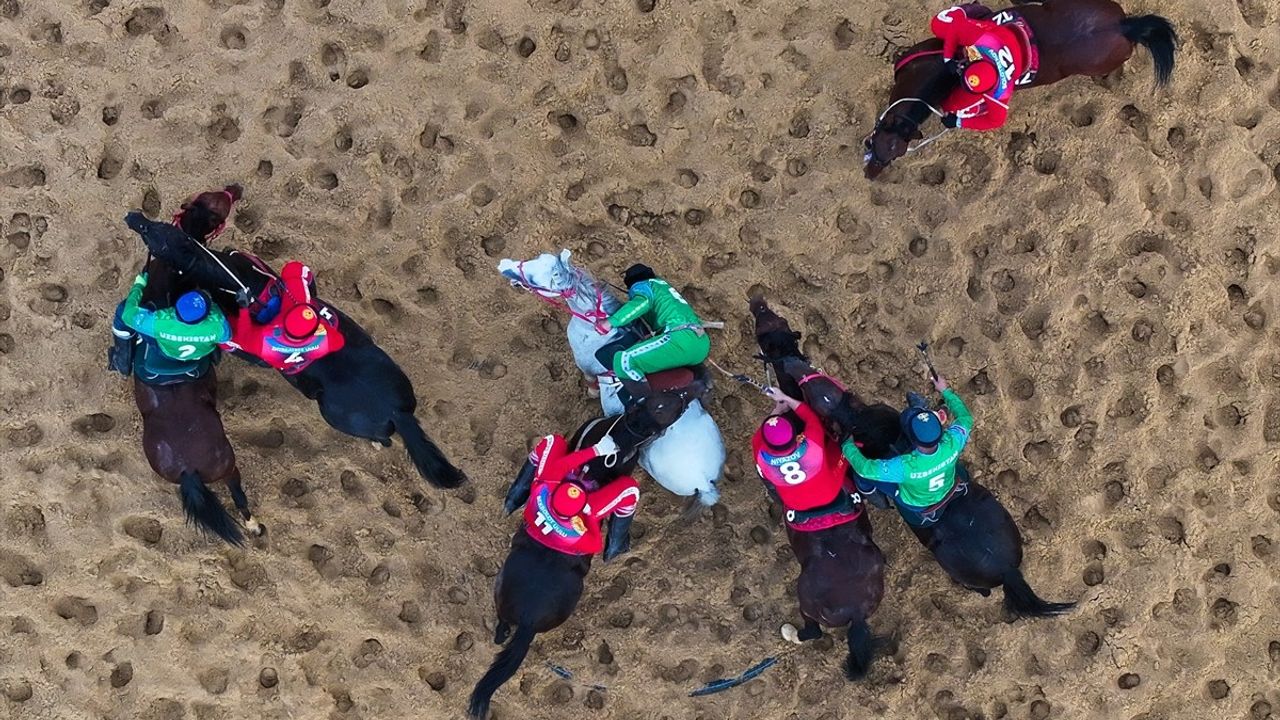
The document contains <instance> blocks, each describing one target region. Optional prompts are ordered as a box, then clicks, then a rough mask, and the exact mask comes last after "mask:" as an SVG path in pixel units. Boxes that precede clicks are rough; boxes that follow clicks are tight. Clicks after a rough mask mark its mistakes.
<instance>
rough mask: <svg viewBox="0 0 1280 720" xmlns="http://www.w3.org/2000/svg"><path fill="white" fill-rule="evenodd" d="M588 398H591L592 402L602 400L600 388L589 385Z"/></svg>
mask: <svg viewBox="0 0 1280 720" xmlns="http://www.w3.org/2000/svg"><path fill="white" fill-rule="evenodd" d="M587 397H589V398H591V399H592V400H598V399H600V388H598V387H593V386H590V385H588V386H587Z"/></svg>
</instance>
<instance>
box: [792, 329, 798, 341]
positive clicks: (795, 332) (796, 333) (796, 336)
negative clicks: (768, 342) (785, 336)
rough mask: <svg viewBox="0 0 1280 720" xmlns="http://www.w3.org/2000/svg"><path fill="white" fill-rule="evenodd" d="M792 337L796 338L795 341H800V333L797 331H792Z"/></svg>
mask: <svg viewBox="0 0 1280 720" xmlns="http://www.w3.org/2000/svg"><path fill="white" fill-rule="evenodd" d="M791 337H792V338H794V339H796V340H799V339H800V333H799V332H797V331H795V330H792V331H791Z"/></svg>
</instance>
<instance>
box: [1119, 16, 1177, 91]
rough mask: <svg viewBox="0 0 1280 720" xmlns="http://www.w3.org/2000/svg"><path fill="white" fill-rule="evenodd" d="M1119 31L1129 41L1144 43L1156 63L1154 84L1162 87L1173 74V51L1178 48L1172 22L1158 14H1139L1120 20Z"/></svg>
mask: <svg viewBox="0 0 1280 720" xmlns="http://www.w3.org/2000/svg"><path fill="white" fill-rule="evenodd" d="M1120 33H1121V34H1122V35H1124V36H1125V38H1126V39H1127V40H1128V41H1129V42H1133V43H1138V44H1140V45H1145V46H1146V48H1147V49H1148V50H1150V51H1151V59H1152V60H1153V61H1154V62H1155V65H1156V85H1157V86H1159V87H1164V86H1165V85H1168V84H1169V77H1170V76H1171V75H1173V51H1174V50H1177V49H1178V33H1177V32H1176V31H1175V30H1174V29H1173V23H1171V22H1169V20H1168V19H1167V18H1163V17H1160V16H1159V15H1139V16H1137V17H1127V18H1125V19H1124V20H1121V21H1120Z"/></svg>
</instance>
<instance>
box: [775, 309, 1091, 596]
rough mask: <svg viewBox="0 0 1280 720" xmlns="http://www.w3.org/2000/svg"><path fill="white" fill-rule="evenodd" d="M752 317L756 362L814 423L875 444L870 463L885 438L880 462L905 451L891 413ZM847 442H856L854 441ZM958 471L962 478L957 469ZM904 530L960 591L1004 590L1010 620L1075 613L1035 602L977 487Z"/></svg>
mask: <svg viewBox="0 0 1280 720" xmlns="http://www.w3.org/2000/svg"><path fill="white" fill-rule="evenodd" d="M751 312H752V315H754V316H755V319H756V329H757V340H758V342H759V344H760V347H761V350H762V352H763V356H764V357H765V359H766V360H767V361H768V362H770V364H772V365H773V367H774V371H775V372H776V373H777V375H778V377H779V382H780V383H781V384H782V387H783V390H787V388H788V387H791V388H795V389H796V390H798V391H800V392H803V396H804V398H805V400H806V401H807V402H809V404H810V405H811V406H812V407H813V408H814V410H815V411H816V412H817V413H819V414H820V415H823V416H824V417H826V418H829V419H832V420H834V421H835V422H836V424H837V425H838V426H841V427H849V428H854V431H855V432H858V431H861V432H864V433H867V434H868V436H869V437H874V438H875V441H874V445H873V444H868V445H867V446H866V447H864V448H863V450H864V453H866V454H867V455H868V456H869V457H874V456H872V455H870V452H871V450H872V449H873V447H874V448H875V449H879V448H880V447H883V446H881V445H880V443H883V442H884V441H885V440H886V439H887V438H889V437H891V436H892V437H893V438H894V439H893V440H892V441H890V442H889V447H891V448H893V451H891V452H890V453H889V454H888V455H885V456H882V457H891V456H893V455H896V454H899V453H901V452H904V451H906V450H907V449H908V448H909V445H908V444H907V441H906V438H904V437H902V428H901V424H900V422H899V419H898V418H899V414H898V413H897V412H896V411H894V410H893V409H892V408H889V407H888V406H887V405H878V406H867V405H864V404H863V403H862V402H861V401H860V400H859V399H858V398H857V396H856V395H854V393H852V392H849V391H847V390H845V389H843V388H841V387H840V386H839V385H838V384H837V383H836V382H835V381H834V380H832V379H831V378H829V377H827V376H825V375H822V374H821V373H819V372H818V371H817V370H815V369H814V368H813V366H812V365H810V364H809V362H808V361H807V360H806V359H804V356H803V355H801V354H800V348H799V344H798V339H799V337H800V334H799V333H795V332H792V330H791V328H790V326H789V325H788V324H787V321H786V320H784V319H782V318H781V317H780V316H778V315H777V314H776V313H774V312H773V311H772V310H770V309H769V306H768V305H767V304H766V303H765V302H764V300H763V299H755V300H752V302H751ZM788 392H790V391H789V390H788ZM854 438H855V440H859V437H858V436H857V435H856V434H855V435H854ZM958 470H959V471H962V472H964V474H965V475H967V474H968V471H967V470H965V469H964V468H963V467H961V468H959V469H958ZM911 530H912V532H914V533H915V536H916V538H918V539H919V540H920V542H921V543H923V544H924V546H925V547H927V548H928V549H929V552H931V553H933V556H934V558H935V559H936V560H937V561H938V564H939V565H941V566H942V569H943V570H944V571H945V572H946V573H947V575H948V576H950V577H951V579H952V580H954V581H956V582H957V583H959V584H960V585H963V586H964V587H966V588H968V589H970V590H973V591H974V592H977V593H979V594H981V595H983V596H984V597H986V596H989V595H990V594H991V590H992V589H993V588H996V587H1000V586H1004V605H1005V608H1006V609H1008V610H1009V612H1011V613H1014V614H1015V615H1019V616H1027V617H1040V616H1051V615H1061V614H1063V613H1065V612H1067V611H1069V610H1071V609H1072V608H1074V607H1075V603H1055V602H1047V601H1045V600H1042V599H1041V598H1040V597H1039V596H1038V595H1036V593H1035V591H1034V590H1032V589H1031V586H1030V585H1028V584H1027V579H1026V578H1025V577H1024V576H1023V574H1022V569H1021V568H1022V534H1021V533H1020V532H1019V531H1018V526H1017V525H1016V524H1015V523H1014V521H1013V518H1012V517H1011V516H1010V515H1009V512H1008V511H1007V510H1005V509H1004V506H1003V505H1001V504H1000V501H999V500H997V499H996V497H995V496H994V495H992V494H991V492H990V491H988V490H987V489H986V488H985V487H983V486H982V485H980V484H978V483H977V482H974V481H972V480H970V481H969V482H968V491H967V492H966V493H965V494H963V495H960V496H958V497H955V498H954V499H952V500H951V501H950V502H949V503H948V504H947V506H946V509H945V512H943V513H942V517H941V519H939V520H938V522H937V523H936V524H934V525H931V526H929V527H924V528H916V527H912V528H911Z"/></svg>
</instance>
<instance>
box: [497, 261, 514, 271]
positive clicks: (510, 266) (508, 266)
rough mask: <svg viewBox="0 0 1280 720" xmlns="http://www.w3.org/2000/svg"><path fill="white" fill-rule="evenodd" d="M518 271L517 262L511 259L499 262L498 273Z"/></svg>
mask: <svg viewBox="0 0 1280 720" xmlns="http://www.w3.org/2000/svg"><path fill="white" fill-rule="evenodd" d="M515 269H516V261H515V260H512V259H511V258H502V259H501V260H499V261H498V272H500V273H502V274H504V275H505V274H506V273H507V271H508V270H515Z"/></svg>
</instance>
